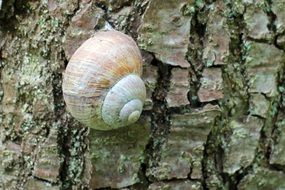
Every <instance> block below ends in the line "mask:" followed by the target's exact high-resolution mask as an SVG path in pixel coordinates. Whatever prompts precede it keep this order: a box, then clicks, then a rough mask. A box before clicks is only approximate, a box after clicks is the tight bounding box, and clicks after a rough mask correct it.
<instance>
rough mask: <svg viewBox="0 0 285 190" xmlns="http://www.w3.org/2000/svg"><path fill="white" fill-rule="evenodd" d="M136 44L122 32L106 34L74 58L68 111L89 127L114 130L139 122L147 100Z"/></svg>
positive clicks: (66, 92)
mask: <svg viewBox="0 0 285 190" xmlns="http://www.w3.org/2000/svg"><path fill="white" fill-rule="evenodd" d="M141 72H142V58H141V54H140V50H139V49H138V47H137V45H136V43H135V42H134V40H133V39H132V38H130V37H129V36H127V35H125V34H123V33H121V32H118V31H114V30H112V31H104V32H103V31H102V32H98V33H96V34H95V35H94V36H93V37H92V38H90V39H88V40H87V41H85V42H84V43H83V44H82V45H81V46H80V47H79V48H78V49H77V51H76V52H75V53H74V55H73V56H72V57H71V59H70V61H69V63H68V65H67V67H66V70H65V73H64V78H63V85H62V88H63V96H64V100H65V102H66V107H67V110H68V111H69V112H70V113H71V115H72V116H73V117H75V118H76V119H77V120H78V121H80V122H81V123H83V124H85V125H86V126H88V127H91V128H95V129H99V130H110V129H114V128H118V127H122V126H127V125H130V124H132V123H134V122H135V121H137V120H138V118H139V116H140V114H141V112H142V107H143V103H144V100H145V97H146V90H145V86H144V82H143V81H142V80H141V78H140V76H141Z"/></svg>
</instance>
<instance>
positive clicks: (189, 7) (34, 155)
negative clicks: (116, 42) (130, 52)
mask: <svg viewBox="0 0 285 190" xmlns="http://www.w3.org/2000/svg"><path fill="white" fill-rule="evenodd" d="M0 7H1V10H0V79H1V80H0V102H1V104H0V105H1V106H0V189H29V190H33V189H35V190H38V189H51V190H57V189H104V188H107V189H111V188H114V189H148V190H156V189H177V190H183V189H185V190H186V189H187V190H188V189H193V190H196V189H205V190H206V189H210V190H214V189H230V190H237V189H240V190H241V189H251V190H255V189H256V190H269V189H270V190H274V189H285V181H284V178H285V61H284V55H285V54H284V50H285V0H278V1H273V0H238V1H231V0H217V1H212V0H207V1H203V0H179V1H178V0H167V1H165V0H120V1H112V0H96V1H91V0H67V1H61V0H47V1H32V0H23V1H14V0H4V1H1V0H0ZM108 24H110V25H112V26H113V27H114V28H116V29H117V30H120V31H123V32H125V33H127V34H128V35H130V36H132V37H133V38H134V39H135V40H136V41H137V42H138V44H139V47H140V49H141V50H142V54H143V57H144V64H145V65H144V76H143V79H144V80H145V84H146V86H147V90H148V92H147V94H148V98H147V100H146V104H145V108H144V112H143V116H142V117H141V119H140V121H139V122H138V123H136V124H135V125H134V126H130V127H128V128H122V129H119V130H115V131H107V132H99V131H96V130H91V129H87V128H85V127H84V126H82V125H81V124H79V123H78V122H76V121H75V120H74V119H73V118H72V117H71V116H70V115H69V114H68V113H67V112H66V110H65V104H64V102H63V97H62V90H61V83H62V75H63V73H64V68H65V66H66V64H67V62H68V60H69V58H70V56H71V55H72V53H73V52H74V51H75V49H76V48H77V47H78V46H79V45H80V44H81V43H82V42H83V41H84V40H86V39H87V38H88V37H89V36H91V35H92V34H94V33H95V32H96V31H97V30H100V29H102V28H104V27H106V26H107V25H108Z"/></svg>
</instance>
